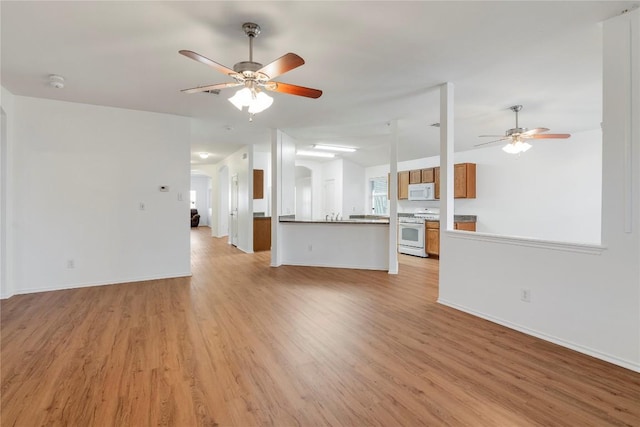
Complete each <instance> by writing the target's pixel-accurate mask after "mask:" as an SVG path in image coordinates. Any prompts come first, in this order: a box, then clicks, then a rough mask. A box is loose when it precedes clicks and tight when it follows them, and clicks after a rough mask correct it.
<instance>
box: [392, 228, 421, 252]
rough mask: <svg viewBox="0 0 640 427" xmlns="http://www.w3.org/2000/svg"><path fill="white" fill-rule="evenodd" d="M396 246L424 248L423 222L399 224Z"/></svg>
mask: <svg viewBox="0 0 640 427" xmlns="http://www.w3.org/2000/svg"><path fill="white" fill-rule="evenodd" d="M399 226H400V230H399V231H400V232H399V233H398V244H400V245H402V246H411V247H413V248H424V222H423V223H418V224H406V223H401V224H399Z"/></svg>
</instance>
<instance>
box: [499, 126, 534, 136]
mask: <svg viewBox="0 0 640 427" xmlns="http://www.w3.org/2000/svg"><path fill="white" fill-rule="evenodd" d="M528 130H529V129H528V128H513V129H509V130H507V131H506V132H505V133H504V134H505V136H518V135H520V134H521V133H525V132H526V131H528Z"/></svg>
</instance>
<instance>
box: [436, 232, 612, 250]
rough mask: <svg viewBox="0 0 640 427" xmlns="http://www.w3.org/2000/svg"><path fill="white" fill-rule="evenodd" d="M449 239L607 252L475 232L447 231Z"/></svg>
mask: <svg viewBox="0 0 640 427" xmlns="http://www.w3.org/2000/svg"><path fill="white" fill-rule="evenodd" d="M445 234H446V235H447V237H453V238H455V239H464V240H476V241H481V242H489V243H499V244H503V245H515V246H528V247H531V248H539V249H551V250H555V251H564V252H575V253H581V254H590V255H601V254H602V253H603V252H604V251H606V250H607V247H606V246H602V245H589V244H585V243H570V242H556V241H553V240H543V239H533V238H528V237H518V236H501V235H498V234H491V233H479V232H473V231H462V230H447V231H446V232H445Z"/></svg>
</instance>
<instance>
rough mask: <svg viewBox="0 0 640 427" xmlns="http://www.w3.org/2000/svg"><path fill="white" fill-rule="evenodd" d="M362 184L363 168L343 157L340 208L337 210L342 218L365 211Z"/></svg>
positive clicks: (363, 183) (363, 182)
mask: <svg viewBox="0 0 640 427" xmlns="http://www.w3.org/2000/svg"><path fill="white" fill-rule="evenodd" d="M364 185H365V180H364V168H363V167H362V166H360V165H357V164H355V163H353V162H351V161H349V160H347V159H344V160H343V161H342V186H343V190H342V208H341V209H340V211H339V212H340V214H341V215H342V216H343V217H344V218H348V217H349V215H355V214H360V215H362V214H364V213H366V212H365V201H364V199H363V197H362V187H363V186H364Z"/></svg>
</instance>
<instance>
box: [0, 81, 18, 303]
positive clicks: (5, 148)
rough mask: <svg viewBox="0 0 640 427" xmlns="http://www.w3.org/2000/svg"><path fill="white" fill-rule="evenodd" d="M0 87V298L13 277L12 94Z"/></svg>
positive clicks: (9, 291)
mask: <svg viewBox="0 0 640 427" xmlns="http://www.w3.org/2000/svg"><path fill="white" fill-rule="evenodd" d="M0 89H1V95H0V105H1V110H2V111H1V114H2V128H1V129H0V133H1V134H2V135H1V138H2V139H1V141H0V298H8V297H9V296H11V295H13V292H14V291H13V279H12V274H11V271H12V269H11V265H12V254H11V252H10V251H9V250H8V245H9V244H10V242H11V241H12V237H11V236H10V235H12V233H13V232H12V230H11V227H10V224H11V223H12V219H11V215H12V214H11V212H12V208H11V200H12V198H11V191H12V187H13V185H12V175H11V172H10V171H11V169H12V162H11V160H10V157H12V153H13V146H14V145H15V142H14V137H13V128H14V125H13V123H14V116H15V114H14V96H13V94H12V93H11V92H9V91H7V90H6V89H5V88H0ZM10 270H11V271H10Z"/></svg>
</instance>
